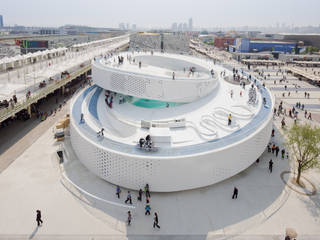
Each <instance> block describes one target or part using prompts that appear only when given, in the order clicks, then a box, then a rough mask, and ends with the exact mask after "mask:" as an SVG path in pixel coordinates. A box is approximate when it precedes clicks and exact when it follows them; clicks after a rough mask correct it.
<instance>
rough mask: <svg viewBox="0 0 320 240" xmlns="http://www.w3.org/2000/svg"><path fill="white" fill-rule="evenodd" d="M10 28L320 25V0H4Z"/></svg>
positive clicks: (0, 7) (0, 8) (2, 11)
mask: <svg viewBox="0 0 320 240" xmlns="http://www.w3.org/2000/svg"><path fill="white" fill-rule="evenodd" d="M0 15H3V17H4V23H5V25H13V24H18V25H25V26H61V25H65V24H79V25H88V26H99V27H118V24H119V23H120V22H125V23H126V22H129V23H130V24H133V23H135V24H137V25H138V26H143V27H152V26H154V27H170V26H171V24H172V22H186V21H188V18H189V17H192V18H193V22H194V26H203V27H208V26H209V27H228V26H246V25H248V26H257V25H260V26H271V25H272V26H274V25H276V24H277V23H279V24H280V26H281V24H282V23H285V24H287V25H291V24H294V25H296V26H301V25H317V26H319V25H320V0H112V1H111V0H50V1H48V0H1V1H0Z"/></svg>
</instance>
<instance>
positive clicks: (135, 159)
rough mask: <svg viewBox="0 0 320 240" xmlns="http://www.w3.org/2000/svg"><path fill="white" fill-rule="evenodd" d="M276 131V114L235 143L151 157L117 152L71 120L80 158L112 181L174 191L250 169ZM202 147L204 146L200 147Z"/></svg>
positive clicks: (222, 178)
mask: <svg viewBox="0 0 320 240" xmlns="http://www.w3.org/2000/svg"><path fill="white" fill-rule="evenodd" d="M271 130H272V114H270V115H269V116H268V117H267V119H266V121H265V122H264V124H263V125H262V126H261V127H260V128H259V129H258V130H257V131H256V132H254V133H253V134H251V135H249V136H246V137H244V139H243V140H241V141H239V142H236V143H234V144H232V145H227V143H226V145H225V146H224V147H222V148H219V149H214V144H212V148H213V150H212V151H205V152H202V153H198V154H194V155H184V154H181V155H180V156H174V157H173V156H170V155H167V156H158V157H157V156H152V154H150V155H149V156H146V155H140V156H139V155H131V154H126V153H125V152H116V151H113V150H111V149H108V146H103V145H100V144H98V143H95V142H93V141H91V140H90V139H88V138H87V137H86V136H85V134H84V133H82V132H81V130H80V129H79V128H78V127H77V123H75V121H74V120H72V121H71V142H72V146H73V148H74V150H75V152H76V154H77V156H78V158H79V160H80V161H81V162H82V163H83V164H84V165H85V166H86V167H87V168H88V169H89V170H91V171H92V172H93V173H94V174H96V175H98V176H99V177H101V178H103V179H105V180H106V181H108V182H111V183H113V184H117V185H120V186H123V187H126V188H129V189H135V190H139V189H140V188H143V187H144V185H145V184H146V183H149V185H150V187H151V188H152V191H157V192H170V191H180V190H186V189H192V188H198V187H203V186H207V185H211V184H214V183H217V182H220V181H222V180H224V179H227V178H229V177H231V176H233V175H235V174H237V173H239V172H241V171H243V170H244V169H246V168H248V167H249V166H250V165H251V164H252V163H253V162H254V161H255V160H256V159H257V158H258V157H259V156H260V155H261V154H262V153H263V151H264V150H265V147H266V145H267V144H268V142H269V139H270V132H271ZM199 147H201V146H199Z"/></svg>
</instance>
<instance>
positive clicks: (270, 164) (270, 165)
mask: <svg viewBox="0 0 320 240" xmlns="http://www.w3.org/2000/svg"><path fill="white" fill-rule="evenodd" d="M272 167H273V161H272V159H270V161H269V171H270V173H272Z"/></svg>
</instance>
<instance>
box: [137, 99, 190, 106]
mask: <svg viewBox="0 0 320 240" xmlns="http://www.w3.org/2000/svg"><path fill="white" fill-rule="evenodd" d="M132 104H133V105H135V106H137V107H143V108H166V107H176V106H180V105H182V104H184V103H176V102H162V101H158V100H151V99H142V98H141V99H139V98H135V99H133V101H132Z"/></svg>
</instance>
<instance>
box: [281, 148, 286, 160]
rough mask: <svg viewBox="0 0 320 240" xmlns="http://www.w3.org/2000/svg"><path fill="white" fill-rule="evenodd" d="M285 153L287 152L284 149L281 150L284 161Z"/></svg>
mask: <svg viewBox="0 0 320 240" xmlns="http://www.w3.org/2000/svg"><path fill="white" fill-rule="evenodd" d="M285 153H286V150H285V149H284V148H283V149H282V150H281V158H282V159H284V155H285Z"/></svg>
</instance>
